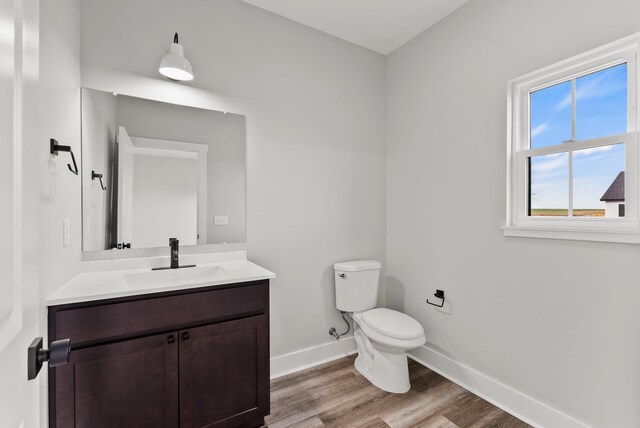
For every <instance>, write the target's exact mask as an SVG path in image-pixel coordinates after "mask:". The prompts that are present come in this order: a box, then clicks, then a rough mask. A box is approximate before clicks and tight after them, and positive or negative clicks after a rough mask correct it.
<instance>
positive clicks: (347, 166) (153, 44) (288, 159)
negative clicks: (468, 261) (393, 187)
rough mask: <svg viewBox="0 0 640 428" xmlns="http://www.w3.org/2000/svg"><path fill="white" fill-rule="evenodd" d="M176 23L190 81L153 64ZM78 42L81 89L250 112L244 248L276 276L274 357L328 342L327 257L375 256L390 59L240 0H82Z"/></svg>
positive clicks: (379, 255) (332, 320)
mask: <svg viewBox="0 0 640 428" xmlns="http://www.w3.org/2000/svg"><path fill="white" fill-rule="evenodd" d="M176 31H177V32H178V33H179V34H180V41H181V42H182V43H183V44H184V47H185V53H186V55H187V57H188V58H189V59H190V60H191V62H192V63H193V67H194V70H195V76H196V78H195V80H194V81H193V82H191V83H188V84H184V83H183V84H176V83H172V82H169V81H167V80H165V79H162V78H161V76H160V75H159V74H158V71H157V70H158V64H159V61H160V58H161V57H162V55H163V54H164V53H166V51H167V49H168V46H169V43H170V42H171V40H172V37H173V33H174V32H176ZM81 41H82V84H83V86H84V87H90V88H94V89H101V90H107V91H118V92H119V93H123V94H128V95H134V96H140V97H143V98H152V99H155V100H160V101H173V102H180V103H184V104H189V105H196V106H199V107H205V108H211V109H214V110H220V111H229V112H233V113H240V114H244V115H246V117H247V128H246V129H247V241H248V251H249V258H250V259H251V260H252V261H255V262H257V263H258V264H260V265H263V266H265V267H266V268H268V269H270V270H272V271H274V272H275V273H276V274H277V275H278V277H277V278H276V279H275V280H274V281H273V283H272V287H271V329H272V330H271V333H272V335H271V353H272V355H274V356H277V355H282V354H286V353H288V352H292V351H295V350H300V349H303V348H307V347H311V346H315V345H318V344H322V343H328V342H330V341H331V340H332V339H331V338H330V337H329V336H328V334H327V331H328V328H329V327H330V326H332V325H335V326H338V325H342V321H341V319H340V316H339V314H338V312H337V310H336V309H335V299H334V291H333V272H332V265H333V263H335V262H337V261H340V260H348V259H354V258H373V259H379V260H382V261H384V252H385V232H384V230H385V191H384V188H385V151H386V150H385V92H384V88H385V58H384V57H383V56H382V55H379V54H376V53H374V52H372V51H369V50H367V49H364V48H361V47H357V46H355V45H352V44H350V43H347V42H344V41H342V40H339V39H337V38H334V37H331V36H328V35H326V34H323V33H320V32H318V31H315V30H312V29H310V28H308V27H305V26H303V25H300V24H296V23H294V22H292V21H289V20H287V19H285V18H282V17H279V16H276V15H274V14H271V13H269V12H266V11H263V10H261V9H258V8H255V7H253V6H250V5H248V4H246V3H243V2H241V1H237V0H216V1H210V0H189V1H188V2H183V3H180V4H176V3H175V2H173V1H169V0H160V1H158V0H139V1H135V2H131V1H127V0H113V1H109V2H105V1H100V0H86V1H83V2H82V38H81ZM130 133H131V134H132V135H136V133H135V132H133V130H132V131H131V132H130ZM383 292H384V291H383V290H382V291H381V293H383ZM382 303H384V299H382Z"/></svg>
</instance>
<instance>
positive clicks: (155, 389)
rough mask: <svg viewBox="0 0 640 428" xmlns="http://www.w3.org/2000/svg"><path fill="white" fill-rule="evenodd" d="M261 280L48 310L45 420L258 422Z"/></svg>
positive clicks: (264, 291) (86, 423)
mask: <svg viewBox="0 0 640 428" xmlns="http://www.w3.org/2000/svg"><path fill="white" fill-rule="evenodd" d="M268 311H269V282H268V281H267V280H263V281H254V282H248V283H240V284H232V285H223V286H220V285H218V286H214V287H204V288H198V289H191V290H184V291H175V292H169V293H160V294H153V295H143V296H133V297H126V298H118V299H110V300H101V301H94V302H87V303H75V304H70V305H61V306H51V307H49V342H52V341H54V340H58V339H64V338H69V339H71V354H70V361H69V364H67V365H64V366H59V367H56V368H51V369H49V417H50V426H51V427H59V428H61V427H91V428H98V427H134V426H135V427H194V428H196V427H198V428H199V427H259V426H261V425H262V424H263V422H264V417H265V416H266V415H268V414H269V312H268Z"/></svg>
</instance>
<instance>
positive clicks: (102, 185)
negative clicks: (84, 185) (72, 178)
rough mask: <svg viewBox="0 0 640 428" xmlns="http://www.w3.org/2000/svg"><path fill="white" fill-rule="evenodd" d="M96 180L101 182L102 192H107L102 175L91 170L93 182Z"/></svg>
mask: <svg viewBox="0 0 640 428" xmlns="http://www.w3.org/2000/svg"><path fill="white" fill-rule="evenodd" d="M96 178H97V179H98V180H100V187H102V190H107V188H106V187H104V184H103V183H102V174H97V173H96V172H95V171H93V170H91V180H95V179H96Z"/></svg>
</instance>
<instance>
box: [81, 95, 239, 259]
mask: <svg viewBox="0 0 640 428" xmlns="http://www.w3.org/2000/svg"><path fill="white" fill-rule="evenodd" d="M245 159H246V144H245V117H244V116H242V115H237V114H231V113H228V114H227V113H222V112H217V111H213V110H205V109H199V108H193V107H187V106H181V105H174V104H167V103H162V102H158V101H152V100H146V99H141V98H134V97H129V96H125V95H114V94H113V93H111V92H103V91H97V90H93V89H82V213H83V214H82V215H83V226H82V233H83V250H84V251H98V250H106V249H111V248H120V249H122V248H150V247H164V246H166V245H167V243H168V240H169V238H178V239H179V240H180V245H181V246H184V245H206V244H219V243H223V242H227V243H238V242H245ZM100 175H101V176H102V177H99V176H100Z"/></svg>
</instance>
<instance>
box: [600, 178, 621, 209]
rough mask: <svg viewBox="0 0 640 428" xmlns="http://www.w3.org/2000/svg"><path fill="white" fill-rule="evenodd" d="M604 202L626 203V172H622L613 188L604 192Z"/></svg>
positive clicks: (602, 198)
mask: <svg viewBox="0 0 640 428" xmlns="http://www.w3.org/2000/svg"><path fill="white" fill-rule="evenodd" d="M600 200H601V201H604V202H619V201H624V171H622V172H621V173H620V174H618V176H617V177H616V179H615V180H613V183H611V186H609V188H608V189H607V191H606V192H604V195H602V197H601V198H600Z"/></svg>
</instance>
